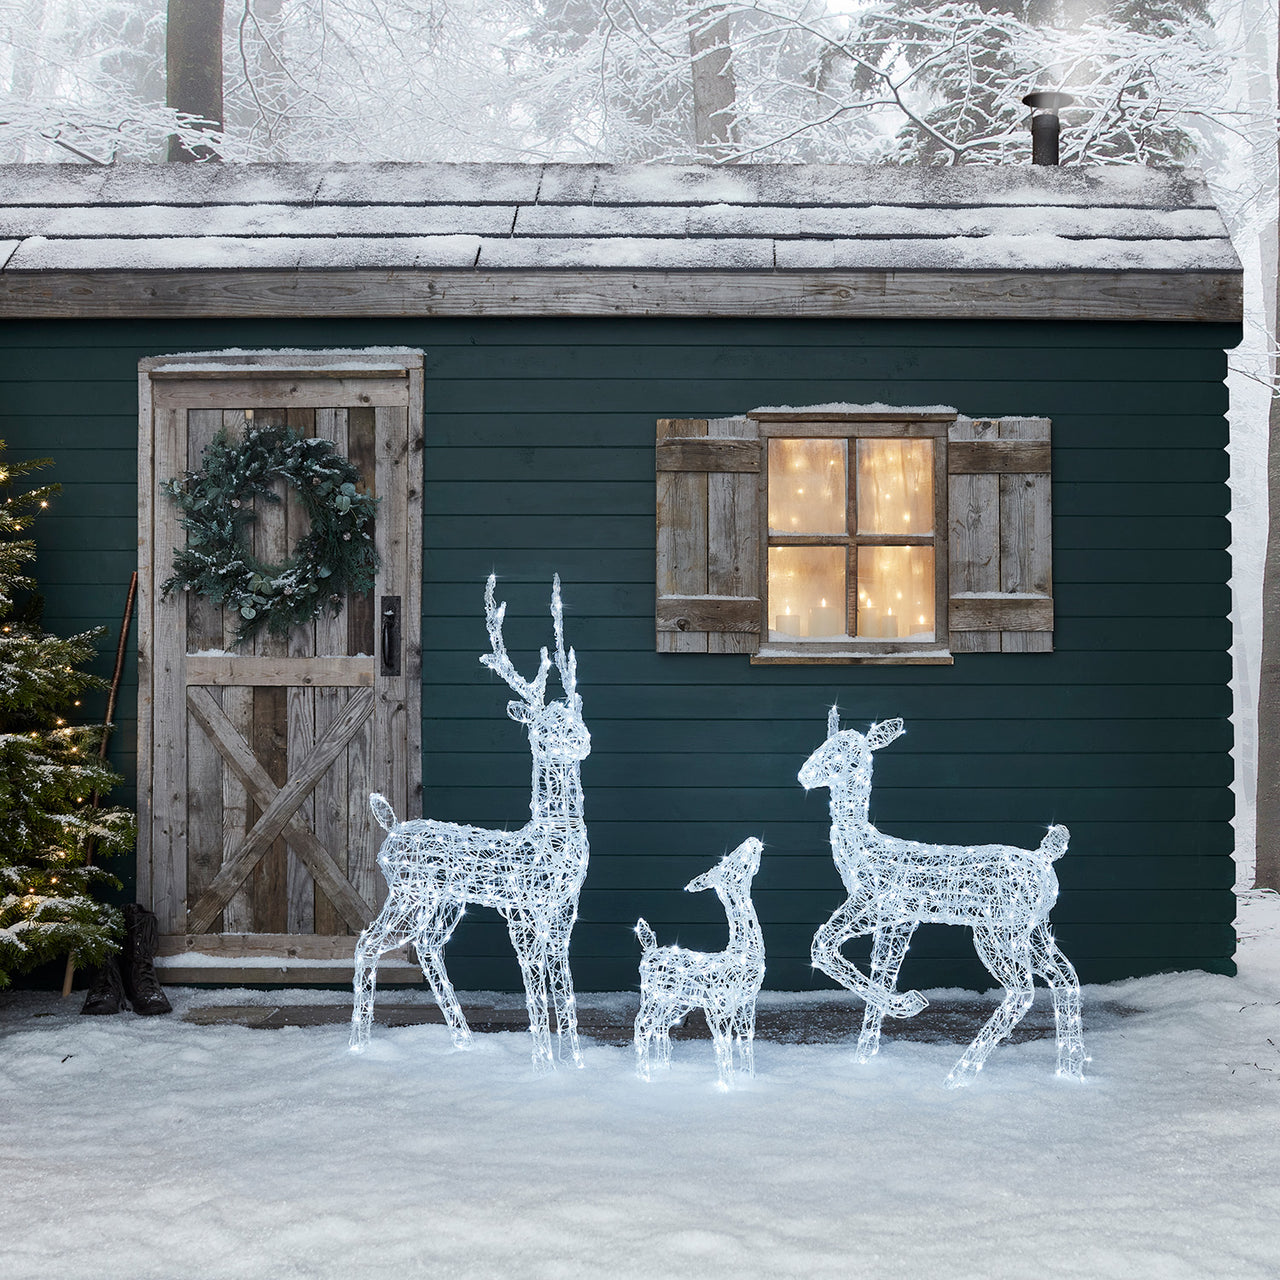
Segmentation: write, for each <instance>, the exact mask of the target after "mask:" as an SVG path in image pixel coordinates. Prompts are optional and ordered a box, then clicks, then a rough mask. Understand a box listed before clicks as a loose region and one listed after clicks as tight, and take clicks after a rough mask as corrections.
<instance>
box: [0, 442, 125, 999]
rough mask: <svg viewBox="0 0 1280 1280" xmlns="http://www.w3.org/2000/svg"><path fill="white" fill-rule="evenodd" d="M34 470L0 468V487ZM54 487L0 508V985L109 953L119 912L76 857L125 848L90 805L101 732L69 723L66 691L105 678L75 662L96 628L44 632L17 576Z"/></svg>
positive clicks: (105, 782)
mask: <svg viewBox="0 0 1280 1280" xmlns="http://www.w3.org/2000/svg"><path fill="white" fill-rule="evenodd" d="M0 447H2V446H0ZM46 465H47V460H42V461H36V462H12V463H6V464H5V465H4V466H3V467H0V476H2V477H3V479H0V484H3V485H6V486H10V485H13V484H14V483H18V482H21V481H22V480H23V479H24V478H25V477H26V476H27V475H29V474H30V473H31V472H32V471H34V470H36V469H37V468H39V467H42V466H46ZM57 492H58V486H56V485H44V486H41V487H39V488H35V489H30V490H27V491H26V492H24V493H12V492H10V493H8V494H6V495H5V500H4V503H3V504H2V505H0V616H3V617H5V619H6V621H5V622H4V625H3V626H0V819H2V820H3V823H4V833H5V838H4V841H3V842H2V843H0V986H4V985H7V983H8V982H9V980H10V977H11V975H12V974H14V973H22V972H25V971H27V970H29V969H31V968H33V967H34V966H36V965H38V964H41V963H43V962H44V961H46V960H51V959H54V958H56V957H59V956H63V955H66V954H67V953H69V952H70V953H73V954H75V956H76V958H77V961H78V962H80V963H97V962H99V961H101V960H103V959H104V958H105V957H106V956H107V954H108V953H109V952H111V951H112V950H114V947H115V944H116V940H117V939H118V938H119V936H120V933H121V922H120V916H119V913H118V912H116V911H115V910H114V909H112V908H110V907H107V906H105V905H104V904H103V903H101V902H99V901H97V900H96V899H95V898H94V896H93V890H94V889H95V888H97V887H99V886H101V885H103V884H106V883H115V879H114V877H113V876H111V875H110V874H109V873H108V872H106V871H104V870H103V869H101V868H100V867H91V866H88V865H86V854H87V850H88V849H89V847H90V846H91V845H96V847H97V850H98V852H99V853H100V854H102V855H106V856H110V855H112V854H115V853H122V852H124V851H126V850H127V849H129V848H131V847H132V843H133V815H132V814H131V813H130V812H129V811H128V810H127V809H122V808H104V807H101V806H98V805H96V804H92V803H91V802H90V799H91V798H92V797H93V796H94V795H95V794H96V795H99V796H100V795H102V794H104V793H105V792H106V791H107V790H109V788H110V787H111V786H112V785H114V784H115V783H117V782H118V781H119V779H118V778H117V777H116V775H115V774H114V773H112V772H111V770H110V769H108V768H107V767H106V765H105V764H103V763H102V762H101V761H99V759H98V753H97V750H96V748H97V745H98V742H99V735H100V734H101V732H102V730H101V729H100V728H97V727H90V726H85V725H77V724H74V723H71V721H72V720H73V718H74V717H73V716H72V714H71V708H73V707H79V706H80V699H79V698H78V697H76V696H75V695H77V694H79V693H81V692H83V691H84V690H86V689H93V688H100V687H102V686H103V685H104V684H105V682H104V681H102V680H100V679H98V677H96V676H93V675H91V674H90V673H89V672H87V671H85V670H83V669H82V668H83V666H84V664H86V663H88V662H89V661H90V660H92V659H93V658H94V657H95V656H96V653H97V647H96V645H95V643H94V641H95V639H96V638H97V637H98V636H99V635H101V634H102V632H101V631H89V632H83V633H81V634H79V635H73V636H69V637H65V638H64V637H61V636H54V635H50V634H49V633H48V632H46V631H44V629H43V628H42V627H41V625H40V600H39V597H37V596H35V595H33V594H32V591H33V588H34V586H35V583H34V581H33V579H32V578H31V577H30V576H29V575H28V573H27V568H28V566H29V565H30V563H31V561H32V560H33V559H34V557H35V543H34V542H32V541H31V540H29V539H27V538H24V537H22V534H24V533H25V532H26V530H27V529H28V528H29V527H30V525H31V523H32V521H33V520H34V519H35V517H36V515H38V514H39V513H40V512H42V511H48V510H49V502H50V498H51V497H52V496H53V495H54V494H55V493H57Z"/></svg>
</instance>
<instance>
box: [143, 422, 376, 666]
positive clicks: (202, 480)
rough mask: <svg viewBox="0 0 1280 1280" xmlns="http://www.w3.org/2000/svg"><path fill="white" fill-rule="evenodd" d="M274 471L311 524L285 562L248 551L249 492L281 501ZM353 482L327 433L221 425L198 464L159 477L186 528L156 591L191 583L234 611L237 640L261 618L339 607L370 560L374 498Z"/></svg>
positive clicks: (292, 620)
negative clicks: (175, 475)
mask: <svg viewBox="0 0 1280 1280" xmlns="http://www.w3.org/2000/svg"><path fill="white" fill-rule="evenodd" d="M277 479H282V480H284V481H285V482H286V483H287V484H289V485H291V486H292V487H293V488H294V489H295V490H296V491H297V494H298V499H299V501H300V502H301V504H302V507H303V509H304V510H305V511H306V513H307V516H308V517H309V519H310V526H311V527H310V529H309V530H308V532H307V533H306V534H304V535H303V536H302V537H301V538H299V539H298V542H297V545H296V546H295V547H294V548H293V556H292V558H291V559H290V560H289V561H288V562H286V563H285V564H282V565H271V564H266V563H264V562H263V561H261V560H259V559H258V558H257V557H256V556H254V554H253V552H252V551H251V550H250V545H249V540H248V538H247V537H246V531H247V528H248V526H249V525H250V524H252V522H253V520H254V512H253V508H252V505H251V503H252V501H253V500H254V499H258V500H262V501H265V502H275V503H278V502H279V501H280V499H279V497H278V496H277V495H276V494H275V492H273V485H274V482H275V481H276V480H277ZM359 483H360V473H359V472H358V471H357V470H356V468H355V467H354V466H353V465H352V464H351V463H350V462H349V461H348V460H347V459H346V458H344V457H343V456H342V455H341V454H340V453H338V452H337V450H336V449H335V448H334V447H333V445H332V444H331V443H330V442H329V441H328V440H319V439H309V438H308V437H306V436H301V435H299V434H298V433H297V432H296V431H291V430H290V429H289V428H288V427H284V426H262V427H256V426H254V425H253V424H252V423H251V422H249V421H248V420H247V419H246V422H245V430H244V437H243V439H242V440H239V441H237V440H233V439H232V438H231V436H230V435H229V434H228V433H227V432H226V431H225V430H222V431H220V432H219V433H218V435H217V436H216V437H215V438H214V440H213V441H212V442H211V443H210V444H209V445H207V446H206V448H205V450H204V453H203V455H202V458H201V468H200V470H199V471H188V472H187V473H186V474H185V475H184V476H183V477H182V478H181V479H180V480H166V481H165V482H164V483H163V485H162V486H161V488H162V489H163V490H164V491H165V492H166V493H168V494H169V495H170V496H171V497H172V498H173V500H174V501H175V502H176V503H177V504H178V506H179V507H181V509H182V518H181V524H182V527H183V529H185V530H186V534H187V545H186V546H185V547H182V548H178V549H176V550H175V551H174V557H173V573H172V575H171V576H170V577H169V578H168V580H167V581H166V582H165V583H164V587H163V589H164V592H165V594H166V595H167V594H168V593H169V592H171V591H174V590H177V589H179V588H181V589H183V590H187V591H194V592H196V593H197V594H198V595H202V596H207V597H208V598H209V599H210V600H213V601H215V602H216V603H218V604H220V605H222V606H223V607H224V608H226V609H229V610H232V611H233V612H235V613H236V614H238V615H239V618H240V621H239V624H238V626H237V629H236V638H235V642H236V644H243V643H244V642H245V641H246V640H248V639H250V638H251V637H252V636H254V635H255V634H256V633H257V632H258V631H260V630H261V629H262V627H263V626H265V627H266V628H267V630H268V631H269V632H270V633H271V634H272V635H278V636H282V635H286V634H287V633H288V631H289V628H290V627H292V626H296V625H298V624H299V623H304V622H309V621H311V619H313V618H316V617H319V616H320V614H321V613H323V612H324V610H325V609H329V610H330V611H332V612H333V613H335V614H336V613H338V612H339V611H340V610H341V609H342V601H343V598H344V597H345V596H346V595H347V593H348V592H355V593H359V592H363V591H368V590H369V588H370V587H372V586H373V583H374V575H375V574H376V572H377V569H378V563H379V561H378V552H377V549H376V548H375V546H374V541H373V516H374V511H375V509H376V507H377V504H378V500H377V499H376V498H374V497H372V496H370V495H369V494H367V493H361V492H359V490H358V488H357V486H358V485H359Z"/></svg>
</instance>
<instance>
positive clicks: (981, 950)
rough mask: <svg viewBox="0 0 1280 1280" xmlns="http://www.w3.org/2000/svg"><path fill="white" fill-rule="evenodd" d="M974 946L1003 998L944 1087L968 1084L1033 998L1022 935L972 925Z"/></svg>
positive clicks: (1027, 949) (1026, 941)
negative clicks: (1000, 988)
mask: <svg viewBox="0 0 1280 1280" xmlns="http://www.w3.org/2000/svg"><path fill="white" fill-rule="evenodd" d="M973 945H974V946H975V947H976V948H977V951H978V956H979V958H980V959H981V960H982V963H983V964H985V965H986V966H987V969H988V970H989V971H990V973H991V976H992V977H993V978H995V980H996V981H997V982H998V983H1000V984H1001V985H1002V986H1003V987H1004V992H1005V994H1004V999H1003V1000H1001V1001H1000V1004H999V1006H998V1007H997V1009H996V1011H995V1012H994V1013H993V1014H992V1015H991V1017H990V1018H988V1019H987V1021H986V1023H985V1024H984V1026H983V1028H982V1030H981V1031H979V1032H978V1034H977V1036H976V1037H975V1039H974V1041H973V1043H972V1044H971V1045H970V1046H969V1047H968V1048H967V1049H966V1050H965V1051H964V1056H963V1057H962V1058H961V1059H960V1061H959V1062H957V1063H956V1065H955V1066H954V1067H952V1068H951V1074H950V1075H948V1076H947V1081H946V1083H947V1088H948V1089H958V1088H961V1087H962V1086H964V1085H967V1084H971V1083H972V1082H973V1079H974V1077H975V1076H976V1075H977V1074H978V1072H979V1071H981V1070H982V1064H983V1063H984V1062H986V1060H987V1055H988V1054H989V1053H990V1052H991V1050H992V1049H994V1048H995V1047H996V1045H997V1044H998V1043H999V1042H1000V1041H1001V1040H1003V1039H1004V1038H1005V1036H1007V1035H1008V1034H1009V1032H1010V1031H1012V1030H1013V1028H1014V1027H1016V1026H1017V1025H1018V1023H1019V1022H1021V1021H1022V1019H1023V1017H1024V1016H1025V1014H1026V1012H1027V1010H1028V1009H1030V1008H1031V1001H1032V999H1033V998H1034V995H1035V989H1034V987H1033V986H1032V978H1031V946H1030V941H1029V939H1028V938H1027V937H1025V936H1024V935H1019V934H1008V933H999V932H997V931H996V930H995V929H993V928H991V926H990V925H975V926H974V930H973Z"/></svg>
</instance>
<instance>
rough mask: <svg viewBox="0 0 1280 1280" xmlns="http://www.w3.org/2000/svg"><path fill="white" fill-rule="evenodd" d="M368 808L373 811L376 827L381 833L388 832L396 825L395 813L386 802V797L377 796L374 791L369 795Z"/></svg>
mask: <svg viewBox="0 0 1280 1280" xmlns="http://www.w3.org/2000/svg"><path fill="white" fill-rule="evenodd" d="M369 808H370V809H372V810H373V816H374V817H375V818H377V820H378V826H380V827H381V828H382V829H383V831H390V830H391V828H392V827H394V826H395V825H396V812H395V810H394V809H393V808H392V807H391V805H390V803H389V802H388V801H387V797H386V796H383V795H379V794H378V793H377V792H376V791H374V792H371V793H370V795H369Z"/></svg>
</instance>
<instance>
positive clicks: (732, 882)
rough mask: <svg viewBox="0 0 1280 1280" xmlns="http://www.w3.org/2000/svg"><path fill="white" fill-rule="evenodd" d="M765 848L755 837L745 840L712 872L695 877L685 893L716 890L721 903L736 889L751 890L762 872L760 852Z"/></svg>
mask: <svg viewBox="0 0 1280 1280" xmlns="http://www.w3.org/2000/svg"><path fill="white" fill-rule="evenodd" d="M763 848H764V846H763V845H762V844H761V843H760V841H759V840H757V839H756V838H755V836H750V837H748V838H747V839H746V840H744V841H743V842H742V843H741V844H740V845H739V846H738V847H737V848H736V849H734V850H733V852H732V853H726V854H725V855H724V857H723V858H721V859H720V861H719V862H717V863H716V865H715V866H714V867H712V868H711V870H710V871H704V872H703V873H702V874H701V875H700V876H695V877H694V878H693V879H692V880H690V881H689V883H688V884H687V885H685V887H684V891H685V893H701V892H702V890H704V889H714V890H715V891H716V893H717V894H718V895H719V897H720V899H721V901H725V900H726V898H725V895H726V894H732V893H733V892H734V890H735V889H744V890H745V889H749V888H750V885H751V881H752V880H753V879H754V878H755V874H756V872H757V871H759V870H760V852H761V850H762V849H763Z"/></svg>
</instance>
